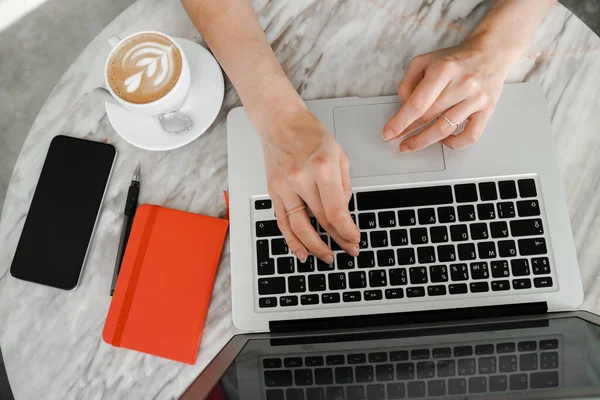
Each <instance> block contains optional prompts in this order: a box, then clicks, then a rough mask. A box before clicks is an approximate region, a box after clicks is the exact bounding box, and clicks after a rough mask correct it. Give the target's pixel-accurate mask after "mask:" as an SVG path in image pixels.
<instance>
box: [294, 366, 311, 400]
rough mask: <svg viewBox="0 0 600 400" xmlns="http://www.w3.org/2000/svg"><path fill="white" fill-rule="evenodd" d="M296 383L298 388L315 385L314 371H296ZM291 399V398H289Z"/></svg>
mask: <svg viewBox="0 0 600 400" xmlns="http://www.w3.org/2000/svg"><path fill="white" fill-rule="evenodd" d="M294 383H295V384H296V386H309V385H312V384H313V375H312V370H310V369H297V370H295V371H294ZM288 399H289V396H288Z"/></svg>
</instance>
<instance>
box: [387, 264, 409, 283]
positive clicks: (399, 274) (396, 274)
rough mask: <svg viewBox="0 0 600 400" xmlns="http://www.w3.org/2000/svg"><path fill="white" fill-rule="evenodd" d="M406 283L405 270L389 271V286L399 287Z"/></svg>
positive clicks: (395, 269) (394, 269)
mask: <svg viewBox="0 0 600 400" xmlns="http://www.w3.org/2000/svg"><path fill="white" fill-rule="evenodd" d="M407 283H408V281H407V277H406V269H405V268H393V269H390V285H392V286H401V285H406V284H407Z"/></svg>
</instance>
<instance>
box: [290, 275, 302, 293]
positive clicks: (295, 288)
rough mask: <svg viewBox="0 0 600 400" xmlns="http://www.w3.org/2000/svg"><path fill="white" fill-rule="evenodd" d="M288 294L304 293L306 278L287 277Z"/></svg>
mask: <svg viewBox="0 0 600 400" xmlns="http://www.w3.org/2000/svg"><path fill="white" fill-rule="evenodd" d="M288 292H290V293H302V292H306V278H305V277H304V276H290V277H288Z"/></svg>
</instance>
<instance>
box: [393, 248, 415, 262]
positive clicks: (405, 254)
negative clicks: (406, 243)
mask: <svg viewBox="0 0 600 400" xmlns="http://www.w3.org/2000/svg"><path fill="white" fill-rule="evenodd" d="M396 255H397V259H398V265H410V264H414V263H415V249H413V248H405V249H398V250H396Z"/></svg>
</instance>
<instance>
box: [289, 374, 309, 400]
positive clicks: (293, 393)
mask: <svg viewBox="0 0 600 400" xmlns="http://www.w3.org/2000/svg"><path fill="white" fill-rule="evenodd" d="M309 372H310V371H309ZM285 396H286V400H304V391H303V390H302V389H297V388H294V389H286V391H285Z"/></svg>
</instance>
